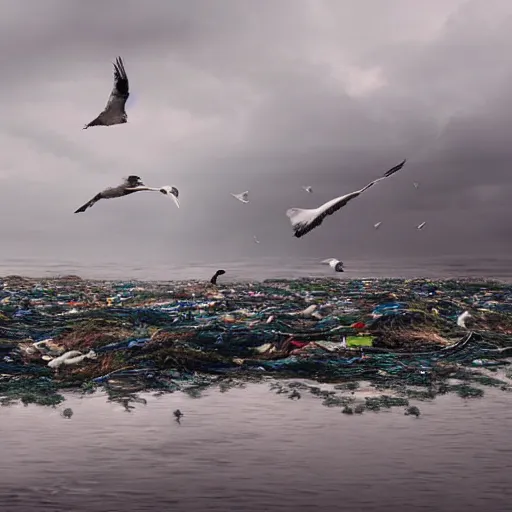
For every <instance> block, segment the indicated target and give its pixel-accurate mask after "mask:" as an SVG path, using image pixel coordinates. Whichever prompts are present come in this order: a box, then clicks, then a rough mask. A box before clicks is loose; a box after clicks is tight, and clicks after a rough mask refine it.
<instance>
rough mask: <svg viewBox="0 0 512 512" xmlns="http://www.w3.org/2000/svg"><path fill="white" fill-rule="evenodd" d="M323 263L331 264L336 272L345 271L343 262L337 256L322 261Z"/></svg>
mask: <svg viewBox="0 0 512 512" xmlns="http://www.w3.org/2000/svg"><path fill="white" fill-rule="evenodd" d="M322 264H323V265H329V266H330V267H331V268H332V269H334V271H335V272H345V271H344V270H343V262H342V261H340V260H337V259H335V258H328V259H326V260H323V261H322Z"/></svg>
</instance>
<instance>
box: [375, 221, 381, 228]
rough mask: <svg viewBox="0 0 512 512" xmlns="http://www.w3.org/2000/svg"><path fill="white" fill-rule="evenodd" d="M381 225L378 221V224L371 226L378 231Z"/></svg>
mask: <svg viewBox="0 0 512 512" xmlns="http://www.w3.org/2000/svg"><path fill="white" fill-rule="evenodd" d="M381 224H382V222H381V221H379V222H377V224H374V225H373V227H374V228H375V229H379V227H380V225H381Z"/></svg>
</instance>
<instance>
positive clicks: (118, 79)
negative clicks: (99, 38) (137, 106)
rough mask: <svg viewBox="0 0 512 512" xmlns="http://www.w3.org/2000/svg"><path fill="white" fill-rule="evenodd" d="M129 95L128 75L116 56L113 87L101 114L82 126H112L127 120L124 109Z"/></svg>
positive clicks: (119, 58) (121, 60)
mask: <svg viewBox="0 0 512 512" xmlns="http://www.w3.org/2000/svg"><path fill="white" fill-rule="evenodd" d="M128 96H130V92H129V84H128V76H127V75H126V71H125V69H124V63H123V59H121V57H118V58H117V59H116V62H115V64H114V87H113V89H112V92H111V93H110V96H109V98H108V101H107V105H106V106H105V109H104V110H103V112H101V114H100V115H99V116H98V117H97V118H96V119H93V120H92V121H91V122H90V123H88V124H86V125H85V126H84V128H83V129H84V130H86V129H87V128H89V127H90V126H113V125H115V124H124V123H127V122H128V115H127V114H126V111H125V105H126V100H127V99H128Z"/></svg>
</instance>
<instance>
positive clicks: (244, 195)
mask: <svg viewBox="0 0 512 512" xmlns="http://www.w3.org/2000/svg"><path fill="white" fill-rule="evenodd" d="M231 195H232V196H233V197H234V198H235V199H238V200H239V201H241V202H242V203H248V202H249V191H248V190H246V191H245V192H242V193H240V194H231Z"/></svg>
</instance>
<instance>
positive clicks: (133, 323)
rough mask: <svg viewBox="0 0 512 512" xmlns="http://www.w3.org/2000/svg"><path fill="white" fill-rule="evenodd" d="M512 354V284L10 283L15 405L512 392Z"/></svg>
mask: <svg viewBox="0 0 512 512" xmlns="http://www.w3.org/2000/svg"><path fill="white" fill-rule="evenodd" d="M511 357H512V286H511V285H507V284H503V283H497V282H484V281H460V280H457V281H455V280H448V281H431V280H425V279H416V280H403V279H358V280H338V279H300V280H292V281H288V280H267V281H264V282H258V283H232V284H227V285H218V286H215V285H212V284H210V283H204V282H198V281H191V282H172V283H169V282H152V283H145V282H114V281H89V280H83V279H81V278H79V277H77V276H67V277H63V278H58V279H46V280H40V279H39V280H36V279H28V278H22V277H19V276H8V277H5V278H3V279H0V403H1V404H4V405H5V404H10V403H12V402H15V401H19V400H21V401H22V402H23V403H25V404H28V403H38V404H47V405H56V404H58V403H60V402H61V401H62V400H63V399H64V398H63V396H62V395H61V394H60V393H61V392H62V391H63V390H65V389H77V388H78V389H81V390H82V391H83V392H93V391H94V390H95V389H96V388H98V387H102V388H104V389H106V390H107V391H108V393H109V394H110V396H111V397H114V399H115V397H117V398H119V399H122V400H130V399H135V396H136V395H135V394H136V393H137V392H140V391H148V390H156V391H175V390H187V391H188V392H189V393H194V392H196V391H197V390H200V389H202V388H205V387H207V386H211V385H213V384H216V385H221V386H230V385H237V383H240V382H247V381H254V380H258V381H260V380H262V379H265V378H286V379H295V378H299V379H309V380H314V381H317V382H325V383H338V384H340V385H345V384H343V383H353V382H358V381H367V382H370V383H371V385H373V386H374V387H376V388H377V389H379V390H394V391H395V392H399V393H401V394H402V395H407V396H409V397H416V398H418V397H419V398H421V397H424V398H432V397H434V396H435V395H437V394H439V393H446V392H449V391H454V392H457V393H459V394H460V395H461V396H480V395H481V389H480V387H478V386H481V385H491V386H495V387H500V388H502V389H504V390H508V389H510V388H511V381H510V378H511V377H512V374H511V373H510V372H509V371H508V368H507V367H508V365H509V364H510V362H511ZM475 390H476V391H475ZM127 397H128V398H127ZM345 406H346V404H345Z"/></svg>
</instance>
